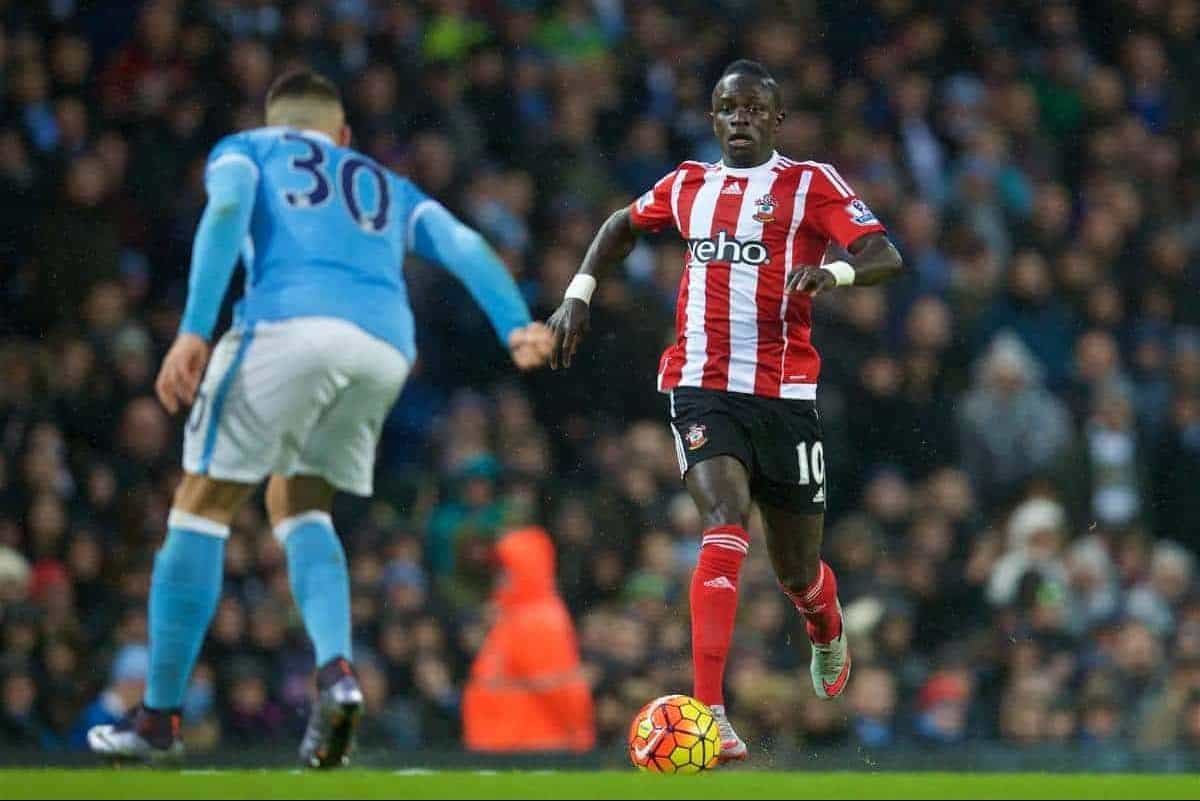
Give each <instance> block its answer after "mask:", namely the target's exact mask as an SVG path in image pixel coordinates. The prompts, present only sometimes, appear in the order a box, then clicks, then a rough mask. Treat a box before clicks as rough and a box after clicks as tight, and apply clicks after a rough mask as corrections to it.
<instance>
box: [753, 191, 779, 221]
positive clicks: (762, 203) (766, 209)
mask: <svg viewBox="0 0 1200 801" xmlns="http://www.w3.org/2000/svg"><path fill="white" fill-rule="evenodd" d="M754 205H755V206H758V213H756V214H755V215H754V220H755V222H760V223H763V224H766V223H769V222H775V198H773V197H771V196H770V195H763V196H762V197H760V198H759V199H758V200H756V201H754Z"/></svg>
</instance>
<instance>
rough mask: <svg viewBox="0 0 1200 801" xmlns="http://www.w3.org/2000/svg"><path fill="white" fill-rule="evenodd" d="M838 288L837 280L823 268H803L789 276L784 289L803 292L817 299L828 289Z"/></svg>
mask: <svg viewBox="0 0 1200 801" xmlns="http://www.w3.org/2000/svg"><path fill="white" fill-rule="evenodd" d="M835 286H837V278H836V277H835V276H834V274H833V273H831V272H829V270H826V269H824V268H823V267H811V266H809V267H801V268H800V269H798V270H793V271H792V274H791V275H789V276H788V278H787V283H786V284H785V285H784V288H785V289H786V290H787V291H788V292H803V293H804V294H806V295H811V296H812V297H816V296H817V295H819V294H821V293H822V292H824V291H825V290H826V289H833V288H834V287H835Z"/></svg>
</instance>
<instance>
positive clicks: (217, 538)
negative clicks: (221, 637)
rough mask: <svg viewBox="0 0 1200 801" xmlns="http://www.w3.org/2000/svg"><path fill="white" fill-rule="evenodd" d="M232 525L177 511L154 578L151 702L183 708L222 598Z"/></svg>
mask: <svg viewBox="0 0 1200 801" xmlns="http://www.w3.org/2000/svg"><path fill="white" fill-rule="evenodd" d="M228 537H229V526H226V525H222V524H220V523H216V522H213V521H212V520H208V519H206V518H203V517H199V516H197V515H193V514H188V513H187V512H181V511H179V510H172V511H171V515H170V517H169V518H168V520H167V539H166V541H165V542H163V545H162V547H161V548H159V550H158V554H157V555H156V556H155V557H154V574H153V577H152V579H151V582H150V673H149V675H148V676H147V679H146V706H148V707H150V708H151V709H156V710H168V709H178V708H179V707H181V706H182V705H183V694H184V691H185V690H186V689H187V683H188V679H189V678H190V676H191V674H192V668H193V667H194V666H195V664H196V657H197V656H198V655H199V653H200V646H201V645H203V643H204V634H205V632H206V631H208V624H209V623H210V622H211V621H212V616H213V613H214V612H215V611H216V610H217V602H218V601H219V600H220V598H221V577H222V575H223V572H224V568H225V540H226V539H228Z"/></svg>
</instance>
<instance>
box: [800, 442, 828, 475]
mask: <svg viewBox="0 0 1200 801" xmlns="http://www.w3.org/2000/svg"><path fill="white" fill-rule="evenodd" d="M809 456H810V454H809V450H808V443H807V442H801V443H800V444H799V445H797V446H796V457H797V458H798V459H799V460H800V483H801V484H802V485H803V484H809V483H812V484H824V483H825V448H824V447H822V445H821V443H820V442H814V443H813V446H812V454H811V458H812V468H811V469H810V468H809V466H808V465H809Z"/></svg>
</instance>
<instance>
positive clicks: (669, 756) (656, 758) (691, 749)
mask: <svg viewBox="0 0 1200 801" xmlns="http://www.w3.org/2000/svg"><path fill="white" fill-rule="evenodd" d="M720 752H721V735H720V732H718V731H717V721H716V720H714V719H713V713H712V710H711V709H709V708H708V707H707V706H705V705H704V704H702V703H700V702H699V701H697V700H696V699H695V698H692V697H691V696H688V695H664V696H663V697H661V698H655V699H654V700H653V701H651V702H650V703H648V704H646V705H645V706H644V707H642V710H641V711H640V712H638V713H637V716H636V717H634V719H633V723H632V724H631V725H630V727H629V759H630V760H632V762H633V764H634V765H635V766H637V768H638V769H639V770H645V771H652V772H654V773H699V772H700V771H702V770H708V769H709V768H711V767H713V766H715V765H716V764H717V755H718V754H719V753H720Z"/></svg>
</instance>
